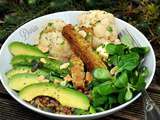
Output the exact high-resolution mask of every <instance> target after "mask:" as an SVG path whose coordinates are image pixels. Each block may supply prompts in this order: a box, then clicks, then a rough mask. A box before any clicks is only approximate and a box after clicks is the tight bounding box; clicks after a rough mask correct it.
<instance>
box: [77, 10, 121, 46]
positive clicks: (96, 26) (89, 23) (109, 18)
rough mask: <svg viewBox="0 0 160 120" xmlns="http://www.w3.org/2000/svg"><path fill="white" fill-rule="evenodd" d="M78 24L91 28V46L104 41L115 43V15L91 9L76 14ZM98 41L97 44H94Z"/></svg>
mask: <svg viewBox="0 0 160 120" xmlns="http://www.w3.org/2000/svg"><path fill="white" fill-rule="evenodd" d="M78 20H79V23H80V24H79V26H80V27H82V26H85V27H87V28H91V29H93V41H92V42H93V47H94V48H96V47H98V46H99V44H103V43H105V42H112V43H115V42H116V43H117V41H116V39H117V37H118V36H117V29H116V25H115V24H116V23H115V17H114V16H113V15H112V14H111V13H107V12H105V11H100V10H91V11H89V12H84V13H82V14H81V15H79V16H78ZM94 43H98V44H94Z"/></svg>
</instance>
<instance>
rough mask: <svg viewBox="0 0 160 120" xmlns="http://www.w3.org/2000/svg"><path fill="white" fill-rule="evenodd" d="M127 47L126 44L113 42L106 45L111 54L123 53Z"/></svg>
mask: <svg viewBox="0 0 160 120" xmlns="http://www.w3.org/2000/svg"><path fill="white" fill-rule="evenodd" d="M126 48H127V47H126V46H125V45H124V44H117V45H115V44H113V43H109V44H107V45H106V46H105V49H106V52H107V53H109V55H123V54H124V50H125V49H126Z"/></svg>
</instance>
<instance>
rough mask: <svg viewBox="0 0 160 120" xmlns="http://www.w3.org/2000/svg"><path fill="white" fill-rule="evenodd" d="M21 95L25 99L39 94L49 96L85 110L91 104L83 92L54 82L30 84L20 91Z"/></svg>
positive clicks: (64, 104) (29, 99)
mask: <svg viewBox="0 0 160 120" xmlns="http://www.w3.org/2000/svg"><path fill="white" fill-rule="evenodd" d="M19 96H20V98H21V99H23V100H25V101H31V100H32V99H34V98H35V97H37V96H49V97H52V98H54V99H56V100H57V101H59V102H60V103H61V105H63V106H68V107H73V108H79V109H83V110H88V109H89V106H90V103H89V99H88V97H87V96H86V95H84V94H83V93H81V92H79V91H76V90H73V89H70V88H65V87H61V86H58V85H54V84H53V83H37V84H32V85H29V86H27V87H25V88H24V89H22V90H21V91H20V93H19Z"/></svg>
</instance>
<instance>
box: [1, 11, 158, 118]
mask: <svg viewBox="0 0 160 120" xmlns="http://www.w3.org/2000/svg"><path fill="white" fill-rule="evenodd" d="M82 12H86V11H61V12H55V13H51V14H47V15H43V16H40V17H37V18H35V19H32V20H30V21H28V22H26V23H25V24H23V25H22V26H20V27H18V28H17V29H16V30H15V31H14V32H13V33H11V34H10V35H9V37H8V38H7V39H6V41H7V40H8V39H9V38H10V37H12V35H13V34H15V33H16V31H17V30H18V29H20V28H22V27H23V26H25V25H26V24H28V23H29V22H31V21H36V20H38V19H41V18H43V17H48V16H51V15H53V14H68V13H82ZM116 19H117V20H118V21H121V22H122V23H125V24H126V23H127V22H125V21H123V20H121V19H119V18H116ZM127 24H128V25H129V27H131V28H132V29H133V30H134V31H137V32H139V33H140V34H141V35H142V36H143V37H144V38H146V37H145V36H144V34H143V33H142V32H140V31H139V30H138V29H136V28H135V27H134V26H132V25H131V24H129V23H127ZM146 39H147V38H146ZM147 40H148V39H147ZM6 41H5V42H4V43H3V45H2V46H1V49H0V55H1V54H2V51H3V49H4V47H5V46H6V44H7V42H6ZM146 42H147V44H148V45H149V47H150V51H151V53H152V55H153V62H154V66H153V72H152V73H151V74H150V79H149V81H148V83H147V84H146V86H145V88H146V89H147V88H148V87H149V85H150V84H151V82H152V80H153V76H154V74H155V69H156V64H155V62H156V58H155V53H154V50H153V48H152V46H151V44H150V42H149V41H146ZM0 80H1V83H2V85H3V86H4V88H5V89H6V90H7V92H8V93H9V94H10V95H11V96H12V97H13V98H14V99H15V100H16V101H17V102H19V103H20V104H22V105H23V106H25V107H26V108H29V109H30V110H32V111H35V112H37V113H40V114H43V115H45V116H49V117H57V118H93V117H98V116H105V115H109V114H112V113H113V112H116V111H118V110H120V109H122V108H125V107H126V106H128V105H129V104H131V103H132V102H134V101H135V100H136V99H138V98H139V97H140V95H141V93H138V94H137V95H136V96H134V97H133V98H132V99H131V100H130V101H128V102H125V103H123V104H121V105H118V106H116V107H114V108H112V109H109V110H105V111H103V112H98V113H94V114H87V115H62V114H56V113H51V112H46V111H43V110H40V109H38V108H36V107H34V106H32V105H30V104H29V103H27V102H25V101H23V100H21V99H20V98H19V97H17V96H15V95H14V94H13V93H12V91H11V90H10V89H9V87H7V86H6V85H5V83H4V82H3V80H2V75H1V73H0Z"/></svg>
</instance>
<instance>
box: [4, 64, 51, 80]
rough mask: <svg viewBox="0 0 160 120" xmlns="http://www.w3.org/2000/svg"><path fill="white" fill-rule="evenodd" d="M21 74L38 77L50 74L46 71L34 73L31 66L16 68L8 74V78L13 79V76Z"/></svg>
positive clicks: (38, 70) (39, 70)
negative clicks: (30, 74)
mask: <svg viewBox="0 0 160 120" xmlns="http://www.w3.org/2000/svg"><path fill="white" fill-rule="evenodd" d="M20 73H32V74H37V75H43V76H47V75H48V73H47V72H46V71H45V70H41V69H37V70H36V71H34V72H32V67H30V66H16V67H14V68H13V69H11V70H9V71H8V72H7V73H6V76H7V78H11V77H12V76H14V75H16V74H20Z"/></svg>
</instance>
